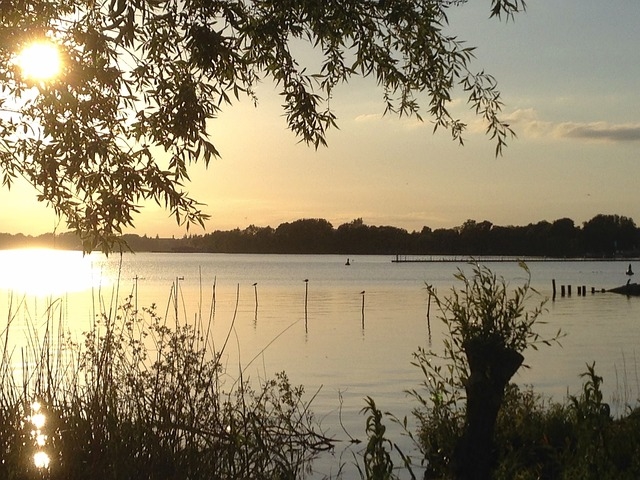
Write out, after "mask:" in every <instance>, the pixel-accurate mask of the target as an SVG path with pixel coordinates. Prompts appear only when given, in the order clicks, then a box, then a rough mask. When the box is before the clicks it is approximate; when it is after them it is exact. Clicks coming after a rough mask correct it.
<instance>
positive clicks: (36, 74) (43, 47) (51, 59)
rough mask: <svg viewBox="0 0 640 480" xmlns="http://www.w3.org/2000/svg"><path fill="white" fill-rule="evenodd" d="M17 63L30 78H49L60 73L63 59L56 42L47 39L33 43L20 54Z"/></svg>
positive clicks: (25, 75)
mask: <svg viewBox="0 0 640 480" xmlns="http://www.w3.org/2000/svg"><path fill="white" fill-rule="evenodd" d="M17 65H18V66H19V67H20V69H21V70H22V75H23V76H24V77H25V78H27V79H30V80H49V79H52V78H54V77H55V76H56V75H58V74H59V73H60V70H61V68H62V61H61V60H60V52H59V51H58V48H57V47H56V46H55V44H53V43H51V42H47V41H40V42H35V43H32V44H31V45H28V46H27V47H25V49H24V50H22V52H20V54H19V55H18V58H17Z"/></svg>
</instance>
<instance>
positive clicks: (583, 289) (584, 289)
mask: <svg viewBox="0 0 640 480" xmlns="http://www.w3.org/2000/svg"><path fill="white" fill-rule="evenodd" d="M582 296H583V297H586V296H587V287H586V286H585V285H582Z"/></svg>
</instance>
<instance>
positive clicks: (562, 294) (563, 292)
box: [560, 285, 565, 297]
mask: <svg viewBox="0 0 640 480" xmlns="http://www.w3.org/2000/svg"><path fill="white" fill-rule="evenodd" d="M560 296H562V297H564V296H565V286H564V285H560Z"/></svg>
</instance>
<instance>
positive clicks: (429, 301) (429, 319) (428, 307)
mask: <svg viewBox="0 0 640 480" xmlns="http://www.w3.org/2000/svg"><path fill="white" fill-rule="evenodd" d="M427 332H428V333H429V346H431V289H429V297H428V298H427Z"/></svg>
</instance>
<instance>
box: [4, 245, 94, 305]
mask: <svg viewBox="0 0 640 480" xmlns="http://www.w3.org/2000/svg"><path fill="white" fill-rule="evenodd" d="M98 259H99V257H96V256H95V255H83V254H82V252H77V251H64V250H51V249H21V250H2V251H0V289H1V290H9V291H12V292H19V293H24V294H27V295H35V296H48V295H61V294H63V293H70V292H81V291H84V290H88V289H90V288H91V287H94V286H98V285H105V282H106V281H107V280H106V279H105V278H103V277H102V276H101V274H100V270H99V268H98V267H96V260H98Z"/></svg>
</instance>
